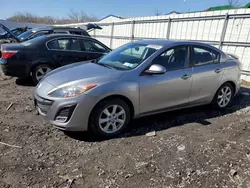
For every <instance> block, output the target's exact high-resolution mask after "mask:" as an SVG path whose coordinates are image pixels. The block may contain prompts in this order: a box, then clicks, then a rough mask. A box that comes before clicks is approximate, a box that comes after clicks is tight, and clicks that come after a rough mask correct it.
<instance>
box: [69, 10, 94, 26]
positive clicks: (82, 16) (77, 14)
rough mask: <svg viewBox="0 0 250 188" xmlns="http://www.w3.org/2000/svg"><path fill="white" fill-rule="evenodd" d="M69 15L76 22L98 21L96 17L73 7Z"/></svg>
mask: <svg viewBox="0 0 250 188" xmlns="http://www.w3.org/2000/svg"><path fill="white" fill-rule="evenodd" d="M68 16H69V19H71V20H72V21H74V22H75V23H80V22H89V21H96V18H94V17H90V16H88V15H87V14H86V13H85V12H83V11H75V10H73V9H70V12H69V14H68Z"/></svg>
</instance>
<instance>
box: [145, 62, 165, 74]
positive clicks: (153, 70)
mask: <svg viewBox="0 0 250 188" xmlns="http://www.w3.org/2000/svg"><path fill="white" fill-rule="evenodd" d="M166 71H167V70H166V69H165V67H163V66H161V65H158V64H155V65H151V66H150V67H149V69H148V70H146V71H145V73H146V74H164V73H165V72H166Z"/></svg>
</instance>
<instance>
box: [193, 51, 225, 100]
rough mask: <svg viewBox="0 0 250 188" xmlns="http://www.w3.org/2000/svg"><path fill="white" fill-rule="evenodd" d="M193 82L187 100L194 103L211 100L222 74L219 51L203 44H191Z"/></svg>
mask: <svg viewBox="0 0 250 188" xmlns="http://www.w3.org/2000/svg"><path fill="white" fill-rule="evenodd" d="M192 65H193V84H192V87H191V92H190V98H189V101H190V102H191V103H194V104H196V103H197V104H199V103H206V102H209V101H211V100H212V98H213V96H214V94H215V93H216V91H217V88H218V87H219V83H220V80H221V79H222V76H223V69H222V65H221V63H220V53H219V52H217V51H216V50H213V49H210V48H208V47H204V46H192Z"/></svg>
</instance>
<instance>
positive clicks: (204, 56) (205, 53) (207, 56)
mask: <svg viewBox="0 0 250 188" xmlns="http://www.w3.org/2000/svg"><path fill="white" fill-rule="evenodd" d="M219 58H220V55H219V53H218V52H216V51H214V50H211V49H208V48H203V47H194V58H193V59H194V66H200V65H207V64H214V63H218V62H219Z"/></svg>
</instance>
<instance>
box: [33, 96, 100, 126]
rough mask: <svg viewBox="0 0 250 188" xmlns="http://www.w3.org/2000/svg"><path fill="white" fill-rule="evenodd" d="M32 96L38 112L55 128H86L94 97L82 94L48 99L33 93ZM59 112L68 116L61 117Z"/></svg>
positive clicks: (94, 101) (94, 102)
mask: <svg viewBox="0 0 250 188" xmlns="http://www.w3.org/2000/svg"><path fill="white" fill-rule="evenodd" d="M34 98H35V106H36V108H37V111H38V113H39V114H40V115H41V116H42V117H43V119H45V121H47V122H49V123H50V124H52V125H54V126H55V127H56V128H59V129H61V130H66V131H87V130H88V123H89V116H90V113H91V111H92V109H93V108H94V106H95V104H96V98H95V97H92V96H90V95H86V94H83V95H81V96H79V97H76V98H71V99H56V100H49V99H45V98H42V97H40V96H38V95H37V94H35V96H34ZM46 103H47V104H46ZM65 109H66V110H65ZM68 109H69V110H68ZM67 110H68V111H67ZM61 114H64V115H63V116H64V117H65V116H66V115H67V116H68V118H66V119H65V118H64V119H63V118H62V117H63V116H62V115H61ZM65 114H66V115H65ZM63 121H65V122H63Z"/></svg>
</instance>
